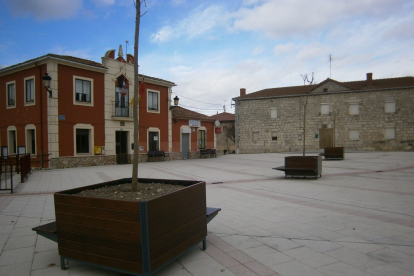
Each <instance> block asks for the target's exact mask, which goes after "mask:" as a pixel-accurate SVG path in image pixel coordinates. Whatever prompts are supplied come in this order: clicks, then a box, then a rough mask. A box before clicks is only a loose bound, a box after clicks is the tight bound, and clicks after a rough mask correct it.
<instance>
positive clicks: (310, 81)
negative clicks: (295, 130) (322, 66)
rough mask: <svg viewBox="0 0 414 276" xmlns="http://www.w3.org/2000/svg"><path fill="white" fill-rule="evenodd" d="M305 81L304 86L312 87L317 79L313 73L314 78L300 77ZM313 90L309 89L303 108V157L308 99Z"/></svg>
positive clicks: (306, 75)
mask: <svg viewBox="0 0 414 276" xmlns="http://www.w3.org/2000/svg"><path fill="white" fill-rule="evenodd" d="M300 76H301V77H302V79H303V85H306V84H307V85H312V84H313V83H314V82H315V78H314V76H313V72H312V77H310V78H309V77H308V74H305V75H300ZM311 89H312V88H309V91H308V92H307V93H306V100H305V104H304V106H303V135H302V136H303V156H305V141H306V107H307V105H308V98H309V93H310V91H311Z"/></svg>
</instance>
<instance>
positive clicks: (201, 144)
mask: <svg viewBox="0 0 414 276" xmlns="http://www.w3.org/2000/svg"><path fill="white" fill-rule="evenodd" d="M198 148H199V149H205V148H206V131H205V130H199V131H198Z"/></svg>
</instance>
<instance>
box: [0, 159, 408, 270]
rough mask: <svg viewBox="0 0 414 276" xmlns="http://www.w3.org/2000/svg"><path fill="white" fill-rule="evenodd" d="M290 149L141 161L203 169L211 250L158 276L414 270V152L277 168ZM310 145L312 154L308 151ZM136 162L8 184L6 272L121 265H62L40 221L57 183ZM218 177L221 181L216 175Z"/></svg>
mask: <svg viewBox="0 0 414 276" xmlns="http://www.w3.org/2000/svg"><path fill="white" fill-rule="evenodd" d="M287 155H300V154H276V153H271V154H246V155H225V156H219V157H217V158H211V159H208V158H207V159H194V160H182V161H181V160H180V161H171V162H168V161H165V162H151V163H142V164H141V163H140V164H139V177H148V178H168V179H199V180H204V181H206V183H207V206H211V207H220V208H222V211H221V212H220V213H219V214H218V215H217V216H216V218H215V219H214V220H213V221H212V222H210V223H209V224H208V237H207V250H206V251H202V250H201V249H200V247H196V248H193V249H191V250H190V251H189V252H187V253H186V254H185V255H183V256H182V257H180V258H179V259H178V260H177V261H175V262H173V263H171V264H170V265H169V266H167V267H166V268H164V269H163V270H162V271H160V272H159V273H157V274H156V275H158V276H161V275H163V276H167V275H168V276H181V275H183V276H184V275H197V276H199V275H200V276H201V275H206V276H214V275H223V276H225V275H284V276H298V275H307V276H313V275H320V276H322V275H353V276H358V275H361V276H362V275H365V276H369V275H375V276H381V275H407V276H408V275H410V276H411V275H412V272H413V271H414V153H413V152H355V153H346V159H345V160H343V161H330V160H328V161H323V172H322V178H319V179H318V180H313V179H300V178H293V179H292V178H287V179H285V177H284V174H283V172H280V171H275V170H272V168H273V167H277V166H281V165H283V163H284V157H285V156H287ZM308 155H312V154H311V153H309V154H308ZM131 170H132V165H111V166H100V167H87V168H73V169H62V170H45V171H35V172H33V174H32V175H31V176H30V178H29V180H28V181H27V182H26V183H24V184H19V185H18V186H17V187H16V193H15V194H13V195H10V194H7V193H5V192H3V193H1V194H0V252H1V255H0V275H19V276H24V275H42V276H47V275H73V276H74V275H119V273H115V272H111V271H109V270H103V269H100V268H96V267H93V266H90V265H84V264H81V263H78V262H75V261H70V262H69V269H67V270H60V265H59V263H60V261H59V255H58V251H57V244H56V243H54V242H52V241H50V240H47V239H45V238H43V237H41V236H38V235H36V233H35V232H33V231H32V230H31V229H32V228H33V227H35V226H38V225H40V224H44V223H47V222H49V221H53V220H54V218H55V214H54V204H53V193H54V192H55V191H60V190H65V189H70V188H75V187H80V186H84V185H89V184H94V183H99V182H103V181H109V180H112V179H118V178H124V177H129V176H130V175H131ZM213 183H216V184H213Z"/></svg>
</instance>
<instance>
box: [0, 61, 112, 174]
mask: <svg viewBox="0 0 414 276" xmlns="http://www.w3.org/2000/svg"><path fill="white" fill-rule="evenodd" d="M105 71H106V68H105V67H104V66H102V64H100V63H96V62H93V61H90V60H84V59H80V58H75V57H69V56H60V55H54V54H47V55H45V56H41V57H38V58H35V59H32V60H28V61H25V62H23V63H19V64H16V65H12V66H9V67H6V68H4V69H1V70H0V94H1V95H0V97H1V98H2V100H1V101H0V145H1V153H2V156H7V155H15V154H17V153H25V152H27V153H30V154H31V156H32V158H33V159H32V164H33V165H32V166H34V167H43V168H48V167H49V165H50V164H49V163H50V162H49V161H50V160H51V159H52V158H56V157H61V156H87V155H93V154H94V151H93V150H94V146H96V145H98V146H99V145H101V146H103V145H104V135H103V134H104V127H105V125H104V116H103V111H104V105H103V92H104V74H105ZM46 73H48V74H49V76H50V77H51V85H50V90H51V93H50V94H49V93H48V92H47V90H46V88H45V87H44V86H43V81H42V77H43V76H44V75H45V74H46Z"/></svg>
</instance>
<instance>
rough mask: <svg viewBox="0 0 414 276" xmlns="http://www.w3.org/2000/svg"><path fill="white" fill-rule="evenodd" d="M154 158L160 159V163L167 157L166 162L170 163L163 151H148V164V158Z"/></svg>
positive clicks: (167, 155)
mask: <svg viewBox="0 0 414 276" xmlns="http://www.w3.org/2000/svg"><path fill="white" fill-rule="evenodd" d="M155 157H162V161H164V160H165V157H168V161H170V155H169V154H168V153H165V152H164V151H163V150H150V151H148V162H149V161H150V158H152V159H154V158H155ZM153 162H154V161H153Z"/></svg>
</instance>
